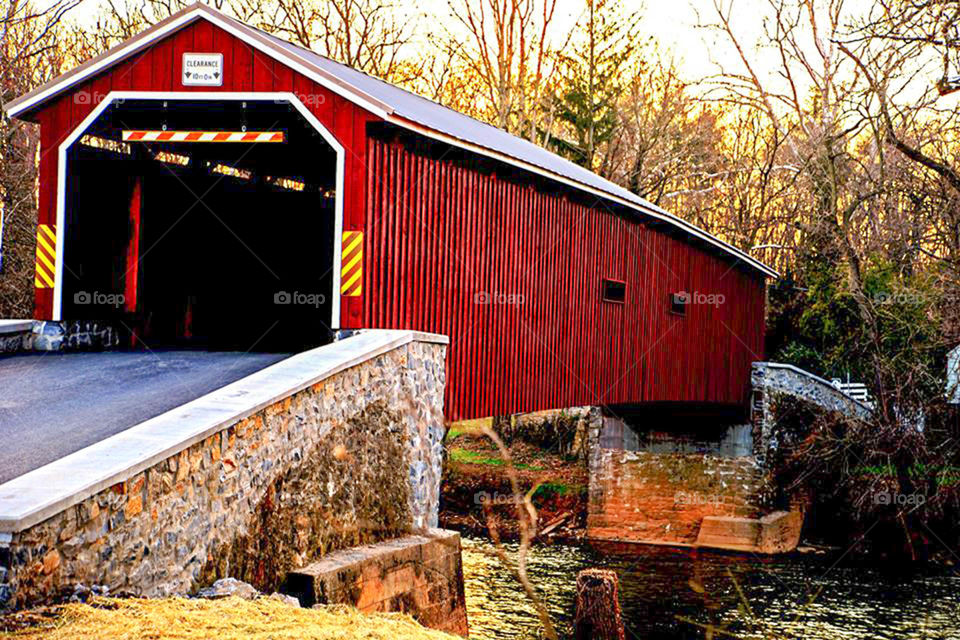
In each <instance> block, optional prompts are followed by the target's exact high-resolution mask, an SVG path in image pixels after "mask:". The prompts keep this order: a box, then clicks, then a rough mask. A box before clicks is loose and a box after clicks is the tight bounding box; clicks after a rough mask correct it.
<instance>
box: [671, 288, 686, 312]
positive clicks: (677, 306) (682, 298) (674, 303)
mask: <svg viewBox="0 0 960 640" xmlns="http://www.w3.org/2000/svg"><path fill="white" fill-rule="evenodd" d="M689 303H690V294H689V293H687V292H686V291H680V292H679V293H671V294H670V313H672V314H675V315H678V316H685V315H687V305H688V304H689Z"/></svg>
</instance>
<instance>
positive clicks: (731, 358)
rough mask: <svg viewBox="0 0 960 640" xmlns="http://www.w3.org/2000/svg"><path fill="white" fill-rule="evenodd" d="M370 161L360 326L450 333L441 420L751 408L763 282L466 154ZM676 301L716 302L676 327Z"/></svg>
mask: <svg viewBox="0 0 960 640" xmlns="http://www.w3.org/2000/svg"><path fill="white" fill-rule="evenodd" d="M367 153H368V163H369V165H370V173H369V174H368V185H367V188H368V190H369V194H368V200H367V202H368V209H367V220H366V238H365V241H366V249H365V251H366V256H367V258H366V269H365V271H364V285H363V288H364V292H365V293H366V295H365V298H364V299H365V305H364V325H365V326H371V327H383V328H416V329H422V330H426V331H435V332H438V333H444V334H447V335H449V336H450V338H451V346H450V353H449V356H448V386H447V413H448V415H449V416H450V417H451V418H453V419H462V418H471V417H477V416H485V415H496V414H504V413H510V412H525V411H535V410H540V409H546V408H556V407H567V406H576V405H596V404H616V403H628V402H668V401H682V402H703V403H726V404H740V403H743V402H744V401H745V400H746V393H747V387H748V385H749V375H750V363H751V361H753V360H758V359H761V358H762V348H763V327H764V295H765V294H764V281H763V279H762V277H761V276H759V275H752V274H748V273H745V272H744V271H743V270H741V269H739V268H736V267H734V266H732V265H731V263H730V261H729V260H725V259H722V258H719V257H716V256H714V255H711V254H710V253H708V252H706V251H704V250H703V249H701V248H698V247H695V246H693V245H691V244H688V243H687V242H684V241H683V240H680V239H677V238H675V237H672V236H670V235H668V234H666V233H664V232H663V231H661V230H657V229H654V228H652V227H649V226H647V225H643V224H639V223H637V222H634V221H628V220H627V219H625V218H624V217H621V216H618V215H616V214H615V213H614V212H612V211H609V210H606V209H605V205H604V204H603V203H600V202H597V201H596V200H594V201H592V202H591V201H590V200H587V201H578V200H576V199H572V198H571V197H569V196H567V195H563V194H561V193H549V192H544V191H542V190H539V189H538V188H537V187H535V186H534V185H533V184H532V182H533V180H531V179H530V178H531V176H529V175H528V176H526V178H527V180H524V176H513V177H511V176H510V175H509V174H510V170H508V169H506V168H504V167H501V168H500V169H498V170H497V171H492V170H491V169H492V167H490V166H487V167H482V166H481V164H480V162H481V161H479V160H477V159H476V158H473V159H471V158H470V157H469V156H466V157H464V155H463V154H459V153H454V154H452V155H457V156H458V158H457V159H452V158H451V157H447V158H440V159H437V158H435V157H432V156H431V155H429V154H425V153H418V152H415V151H413V150H410V149H408V148H407V147H405V146H404V144H402V143H401V142H397V141H394V142H386V141H383V140H380V139H378V138H376V137H371V139H370V142H369V144H368V148H367ZM484 164H489V163H484ZM504 171H505V172H506V173H503V172H504ZM514 173H515V172H514ZM603 278H612V279H617V280H623V281H625V282H626V283H627V293H626V301H625V303H624V304H617V303H611V302H603V301H601V296H600V287H601V282H602V279H603ZM678 291H687V292H690V293H693V292H697V293H700V294H703V295H708V294H712V295H722V296H723V297H724V303H723V304H720V305H717V306H712V305H707V304H694V305H690V306H688V308H687V313H686V316H685V317H680V316H676V315H673V314H671V313H669V294H670V293H673V292H678ZM485 295H486V298H484V296H485ZM521 297H522V302H521V301H520V300H521ZM484 301H487V302H488V303H486V304H483V302H484ZM511 302H514V304H511Z"/></svg>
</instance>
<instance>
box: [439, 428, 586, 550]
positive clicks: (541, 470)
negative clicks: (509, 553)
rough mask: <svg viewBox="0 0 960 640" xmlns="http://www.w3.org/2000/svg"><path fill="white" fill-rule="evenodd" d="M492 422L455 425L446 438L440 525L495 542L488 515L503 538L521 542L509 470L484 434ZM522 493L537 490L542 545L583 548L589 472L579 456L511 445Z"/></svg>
mask: <svg viewBox="0 0 960 640" xmlns="http://www.w3.org/2000/svg"><path fill="white" fill-rule="evenodd" d="M488 422H489V421H484V420H473V421H467V422H460V423H456V424H454V425H453V426H452V427H451V428H450V430H449V432H448V433H447V437H446V449H447V455H446V459H445V461H444V471H443V482H442V484H441V495H440V526H441V527H443V528H446V529H453V530H456V531H459V532H461V533H463V534H465V535H471V536H479V537H489V535H490V532H489V527H488V514H489V515H490V516H491V517H492V519H493V522H494V523H495V526H496V528H497V531H498V533H499V535H500V537H501V538H502V539H504V540H516V539H518V537H519V528H518V524H517V516H516V506H515V502H514V500H513V491H512V488H511V484H510V477H509V475H508V473H507V465H506V463H505V462H504V460H503V459H502V457H501V456H500V453H499V451H498V450H497V448H496V446H495V445H494V443H493V442H492V441H491V440H490V439H489V438H487V436H485V435H484V434H483V433H482V431H481V430H480V428H481V426H482V425H483V424H486V423H488ZM509 450H510V455H511V458H512V459H513V464H514V469H515V470H516V474H517V480H518V483H519V485H520V490H521V491H523V492H529V491H530V490H531V489H534V487H536V489H535V490H534V492H533V495H532V501H533V504H534V506H535V507H536V509H537V514H538V518H539V526H538V529H539V535H538V537H537V541H538V542H546V543H556V542H565V543H577V542H579V541H581V540H582V539H583V537H584V532H585V526H586V517H587V482H588V478H587V469H586V466H585V465H584V463H583V462H582V461H580V460H578V459H577V458H576V457H573V456H570V455H564V454H561V453H559V452H557V451H556V450H552V449H545V448H542V447H539V446H536V445H532V444H529V443H527V442H524V441H521V440H519V439H516V440H514V441H513V442H512V443H510V445H509Z"/></svg>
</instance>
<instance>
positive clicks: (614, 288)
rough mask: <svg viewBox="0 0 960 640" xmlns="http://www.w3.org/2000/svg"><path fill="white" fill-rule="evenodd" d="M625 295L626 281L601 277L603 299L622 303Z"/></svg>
mask: <svg viewBox="0 0 960 640" xmlns="http://www.w3.org/2000/svg"><path fill="white" fill-rule="evenodd" d="M626 297H627V283H626V282H623V281H622V280H609V279H607V278H604V279H603V301H604V302H619V303H621V304H622V303H623V301H624V300H626Z"/></svg>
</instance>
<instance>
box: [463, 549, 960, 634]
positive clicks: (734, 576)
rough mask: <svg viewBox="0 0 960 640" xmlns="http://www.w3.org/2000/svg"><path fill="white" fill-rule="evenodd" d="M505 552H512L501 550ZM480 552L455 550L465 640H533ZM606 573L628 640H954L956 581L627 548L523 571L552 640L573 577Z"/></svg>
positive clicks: (562, 626) (830, 560) (955, 577)
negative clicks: (551, 627)
mask: <svg viewBox="0 0 960 640" xmlns="http://www.w3.org/2000/svg"><path fill="white" fill-rule="evenodd" d="M507 547H508V550H510V551H514V550H515V549H516V546H515V545H514V546H510V545H508V546H507ZM491 549H492V546H491V544H490V543H489V542H488V541H485V540H479V539H464V541H463V571H464V579H465V583H466V594H467V615H468V617H469V621H470V637H471V638H475V639H481V640H483V639H494V638H510V639H515V638H538V637H540V632H539V628H540V627H539V623H538V621H537V617H536V614H535V612H534V609H533V607H532V606H531V605H530V604H529V602H528V601H527V599H526V598H525V597H524V594H523V590H522V588H521V587H520V585H519V584H518V583H517V582H516V581H514V580H513V579H512V578H511V577H510V576H509V574H508V573H507V572H506V571H505V570H504V569H503V568H502V566H501V565H500V563H499V561H498V560H497V559H496V558H495V557H493V556H492V555H491V554H490V553H489V551H490V550H491ZM587 567H601V568H607V569H613V570H615V571H616V572H617V574H618V575H619V578H620V603H621V607H622V609H623V617H624V623H625V626H626V629H627V638H636V639H642V640H665V639H668V638H669V639H671V640H674V639H686V638H701V639H702V638H706V637H710V636H709V635H707V634H706V631H705V629H704V628H703V627H702V626H697V625H716V626H717V627H725V628H726V630H727V631H729V632H730V633H732V634H733V635H727V634H724V633H714V634H713V637H715V638H731V637H733V638H749V639H751V640H752V639H754V638H757V639H759V638H776V639H778V640H779V639H783V638H804V639H812V640H853V639H861V638H862V639H865V640H866V639H870V640H873V639H888V638H889V639H890V640H894V639H896V640H900V639H911V640H912V639H917V640H919V639H924V640H926V639H931V640H932V639H939V640H960V571H957V569H955V568H954V569H942V570H926V571H916V570H911V571H910V572H904V571H896V570H894V569H892V568H885V567H882V566H864V565H862V564H854V563H851V562H849V558H846V557H842V556H840V554H833V555H830V554H822V555H818V554H792V555H788V556H778V557H772V558H762V557H758V556H750V555H738V554H725V553H717V552H705V551H693V550H683V549H672V548H667V547H646V546H636V545H632V546H631V545H620V546H605V547H602V548H595V547H589V546H584V547H574V546H563V545H556V546H549V547H547V546H541V547H536V548H534V550H533V551H532V554H531V558H530V561H529V566H528V571H529V574H530V578H531V582H533V583H534V584H535V585H536V587H537V589H538V590H539V591H540V593H541V595H542V597H543V600H544V601H545V603H546V605H547V607H548V608H549V610H550V613H551V616H552V618H553V620H554V621H555V623H556V624H557V626H558V631H559V633H560V636H561V637H570V625H571V622H572V620H573V615H574V609H575V595H576V585H575V581H576V575H577V572H578V571H580V570H581V569H584V568H587Z"/></svg>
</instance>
